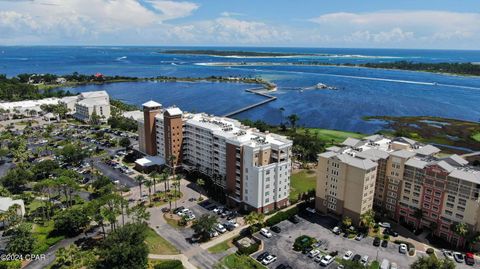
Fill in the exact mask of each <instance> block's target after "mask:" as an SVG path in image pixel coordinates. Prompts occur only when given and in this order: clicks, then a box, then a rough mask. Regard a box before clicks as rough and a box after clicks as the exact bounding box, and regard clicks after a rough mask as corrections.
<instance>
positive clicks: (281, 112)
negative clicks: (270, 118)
mask: <svg viewBox="0 0 480 269" xmlns="http://www.w3.org/2000/svg"><path fill="white" fill-rule="evenodd" d="M279 110H280V114H281V117H282V118H281V119H280V125H282V124H283V112H285V108H284V107H281V108H280V109H279Z"/></svg>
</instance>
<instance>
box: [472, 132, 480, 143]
mask: <svg viewBox="0 0 480 269" xmlns="http://www.w3.org/2000/svg"><path fill="white" fill-rule="evenodd" d="M472 138H473V140H475V141H478V142H480V133H476V134H474V135H472Z"/></svg>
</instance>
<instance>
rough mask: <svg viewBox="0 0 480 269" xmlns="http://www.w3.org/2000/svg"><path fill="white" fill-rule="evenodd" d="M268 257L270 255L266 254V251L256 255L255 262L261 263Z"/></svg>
mask: <svg viewBox="0 0 480 269" xmlns="http://www.w3.org/2000/svg"><path fill="white" fill-rule="evenodd" d="M268 255H270V253H268V251H265V252H263V253H262V254H260V255H258V257H257V261H262V260H263V259H265V258H266V257H267V256H268Z"/></svg>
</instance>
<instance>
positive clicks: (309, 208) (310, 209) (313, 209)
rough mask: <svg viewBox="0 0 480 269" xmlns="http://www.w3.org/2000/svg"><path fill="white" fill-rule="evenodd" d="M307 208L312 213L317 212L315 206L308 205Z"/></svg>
mask: <svg viewBox="0 0 480 269" xmlns="http://www.w3.org/2000/svg"><path fill="white" fill-rule="evenodd" d="M305 210H307V211H308V212H310V213H313V214H315V208H311V207H307V208H306V209H305Z"/></svg>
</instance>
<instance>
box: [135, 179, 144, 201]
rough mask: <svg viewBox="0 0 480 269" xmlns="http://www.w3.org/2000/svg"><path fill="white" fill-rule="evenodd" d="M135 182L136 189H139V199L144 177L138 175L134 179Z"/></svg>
mask: <svg viewBox="0 0 480 269" xmlns="http://www.w3.org/2000/svg"><path fill="white" fill-rule="evenodd" d="M135 180H136V181H137V183H138V187H139V188H140V189H139V191H140V199H141V198H142V184H143V183H144V182H145V177H144V176H143V175H138V176H136V177H135Z"/></svg>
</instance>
